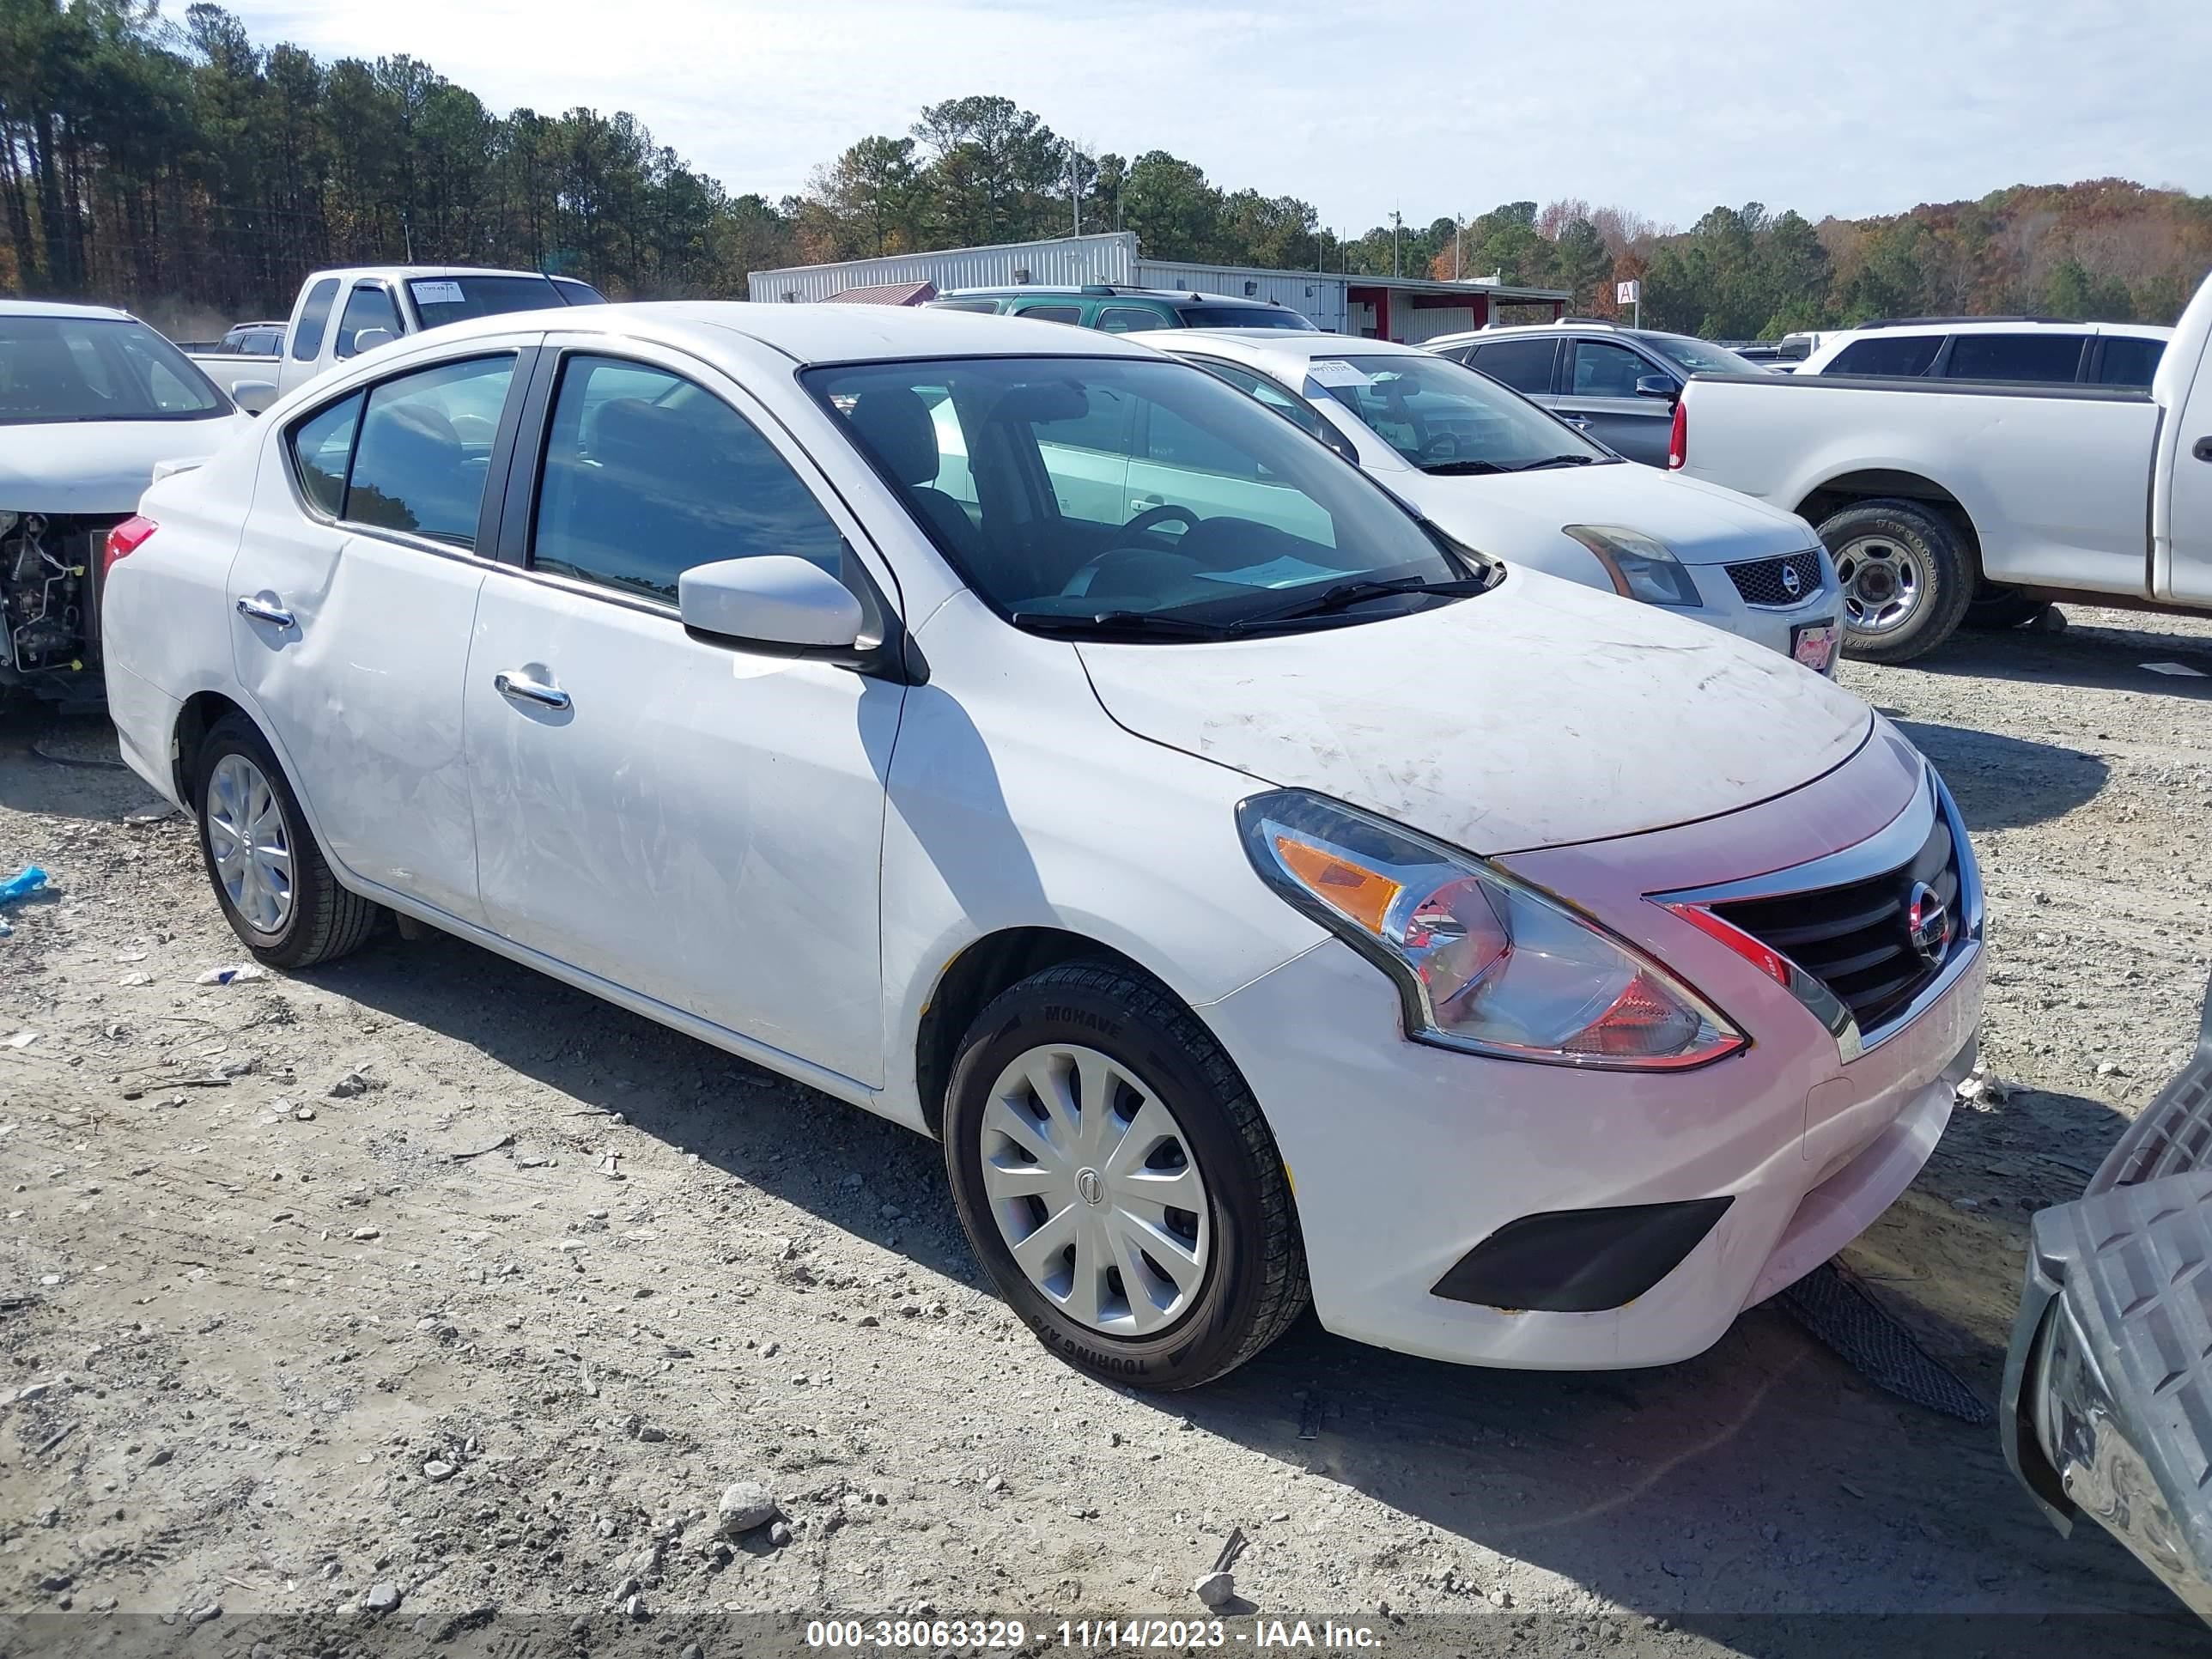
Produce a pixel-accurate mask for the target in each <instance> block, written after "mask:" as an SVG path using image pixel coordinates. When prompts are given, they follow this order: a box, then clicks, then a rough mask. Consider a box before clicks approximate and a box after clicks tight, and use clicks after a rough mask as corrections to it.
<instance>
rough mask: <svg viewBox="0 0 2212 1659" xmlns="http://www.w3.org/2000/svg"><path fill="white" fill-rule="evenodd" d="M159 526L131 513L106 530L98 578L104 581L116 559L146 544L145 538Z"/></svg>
mask: <svg viewBox="0 0 2212 1659" xmlns="http://www.w3.org/2000/svg"><path fill="white" fill-rule="evenodd" d="M160 528H161V526H159V525H157V524H155V522H154V521H153V520H151V519H142V518H140V517H139V516H138V515H137V513H132V514H131V516H130V517H129V518H127V519H125V520H124V521H123V522H122V523H121V524H119V525H118V526H115V528H114V529H112V530H111V531H109V532H107V544H106V546H105V547H103V548H102V549H101V550H100V580H101V581H103V582H105V581H106V580H107V573H108V572H109V571H111V570H112V569H114V568H115V562H116V561H117V560H118V559H126V558H128V557H130V556H131V555H132V554H133V553H136V552H137V550H139V549H140V548H141V547H143V546H144V545H145V544H146V538H148V537H149V536H150V535H152V534H153V533H154V532H155V531H157V530H159V529H160Z"/></svg>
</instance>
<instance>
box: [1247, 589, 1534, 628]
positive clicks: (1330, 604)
mask: <svg viewBox="0 0 2212 1659" xmlns="http://www.w3.org/2000/svg"><path fill="white" fill-rule="evenodd" d="M1492 580H1495V579H1494V578H1493V577H1492V576H1487V575H1484V576H1467V577H1462V578H1460V579H1459V580H1453V581H1441V582H1432V581H1430V580H1428V579H1427V578H1425V577H1423V576H1401V577H1399V578H1397V579H1395V580H1390V581H1380V580H1372V579H1370V580H1362V581H1356V582H1339V583H1337V584H1336V585H1335V586H1334V587H1331V588H1329V589H1328V590H1327V591H1325V592H1320V593H1309V594H1307V595H1306V596H1305V597H1304V598H1303V599H1296V600H1293V601H1292V602H1291V604H1289V605H1280V606H1278V607H1277V608H1276V609H1274V610H1273V611H1258V612H1256V613H1255V614H1254V615H1252V616H1249V617H1238V618H1237V620H1236V621H1235V622H1233V623H1230V624H1229V625H1228V628H1227V629H1226V631H1227V632H1229V633H1231V634H1242V633H1243V632H1244V631H1245V630H1246V629H1252V628H1262V627H1265V626H1266V625H1267V623H1279V622H1289V621H1291V620H1292V619H1294V618H1296V617H1325V616H1328V614H1329V613H1330V612H1332V611H1345V610H1349V609H1350V608H1351V607H1352V606H1353V605H1364V603H1366V601H1368V600H1369V599H1387V598H1389V596H1390V595H1391V594H1393V593H1435V594H1437V595H1440V596H1442V597H1443V598H1446V599H1462V598H1465V597H1466V596H1468V595H1469V594H1473V593H1485V592H1489V590H1490V585H1491V583H1492Z"/></svg>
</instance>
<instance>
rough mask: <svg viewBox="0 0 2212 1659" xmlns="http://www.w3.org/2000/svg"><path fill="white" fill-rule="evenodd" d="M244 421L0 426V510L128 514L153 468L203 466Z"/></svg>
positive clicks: (239, 418)
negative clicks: (160, 464)
mask: <svg viewBox="0 0 2212 1659" xmlns="http://www.w3.org/2000/svg"><path fill="white" fill-rule="evenodd" d="M252 424H253V417H252V416H250V415H230V416H218V417H216V418H215V419H212V420H205V421H77V422H67V423H61V424H56V425H52V426H38V425H31V426H0V509H5V510H6V511H9V512H12V513H129V512H131V511H133V510H134V509H136V508H137V505H138V498H139V497H140V496H141V495H144V494H145V493H146V486H147V485H148V484H149V483H152V482H153V481H154V463H155V462H156V461H176V460H185V461H197V460H204V459H206V458H207V457H208V456H210V455H211V454H213V453H215V452H216V450H218V449H220V448H222V446H223V444H224V443H225V442H226V441H228V439H229V438H230V436H231V435H232V434H233V433H234V432H239V431H242V430H244V429H246V428H248V427H251V426H252Z"/></svg>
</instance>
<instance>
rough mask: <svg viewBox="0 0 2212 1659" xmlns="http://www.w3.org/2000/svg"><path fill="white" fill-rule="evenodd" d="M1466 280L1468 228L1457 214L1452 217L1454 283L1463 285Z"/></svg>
mask: <svg viewBox="0 0 2212 1659" xmlns="http://www.w3.org/2000/svg"><path fill="white" fill-rule="evenodd" d="M1466 280H1467V227H1466V226H1465V225H1464V224H1462V223H1461V222H1460V216H1459V215H1457V214H1456V213H1455V214H1453V215H1452V281H1454V282H1455V283H1463V282H1465V281H1466Z"/></svg>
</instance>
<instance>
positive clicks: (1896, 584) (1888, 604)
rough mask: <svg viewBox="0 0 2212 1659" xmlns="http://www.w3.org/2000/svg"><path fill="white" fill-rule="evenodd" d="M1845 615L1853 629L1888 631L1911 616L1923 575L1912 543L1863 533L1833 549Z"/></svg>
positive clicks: (1924, 580)
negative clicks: (1863, 534) (1907, 543)
mask: <svg viewBox="0 0 2212 1659" xmlns="http://www.w3.org/2000/svg"><path fill="white" fill-rule="evenodd" d="M1835 557H1836V580H1837V583H1838V585H1839V586H1841V587H1842V589H1843V591H1844V617H1846V618H1847V619H1848V623H1849V626H1850V629H1851V630H1852V631H1853V632H1854V633H1858V634H1888V633H1893V632H1895V631H1896V630H1897V629H1899V628H1902V627H1903V626H1904V625H1905V623H1908V622H1910V621H1911V619H1912V613H1913V612H1914V611H1916V610H1917V609H1918V608H1919V606H1920V600H1921V598H1922V596H1923V594H1924V593H1925V592H1926V591H1927V586H1928V579H1927V577H1926V576H1925V575H1924V574H1923V573H1922V570H1921V568H1920V560H1919V558H1918V557H1917V556H1916V555H1915V554H1914V552H1913V550H1912V549H1911V548H1910V547H1908V546H1906V545H1905V544H1904V543H1903V542H1902V541H1900V540H1899V539H1898V538H1895V537H1893V536H1862V537H1860V538H1857V540H1855V541H1852V542H1850V543H1848V544H1845V545H1844V546H1842V547H1839V548H1838V549H1837V550H1836V553H1835Z"/></svg>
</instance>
